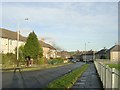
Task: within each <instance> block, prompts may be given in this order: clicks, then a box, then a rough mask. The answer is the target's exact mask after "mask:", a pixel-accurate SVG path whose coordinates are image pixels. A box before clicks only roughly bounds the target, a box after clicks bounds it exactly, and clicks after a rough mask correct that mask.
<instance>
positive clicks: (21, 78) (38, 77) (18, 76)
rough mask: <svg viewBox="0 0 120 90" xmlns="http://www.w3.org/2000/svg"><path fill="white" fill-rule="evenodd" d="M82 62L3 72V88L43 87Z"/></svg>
mask: <svg viewBox="0 0 120 90" xmlns="http://www.w3.org/2000/svg"><path fill="white" fill-rule="evenodd" d="M83 64H84V63H82V62H77V63H74V64H69V65H65V66H60V67H56V68H51V69H45V70H36V71H26V72H21V73H20V72H16V73H13V72H3V73H2V75H3V76H2V77H3V80H2V86H3V88H45V87H46V86H47V85H48V83H49V82H51V81H52V80H54V79H56V78H58V77H59V76H62V75H64V74H66V73H68V72H69V70H74V69H75V68H78V67H80V66H81V65H83Z"/></svg>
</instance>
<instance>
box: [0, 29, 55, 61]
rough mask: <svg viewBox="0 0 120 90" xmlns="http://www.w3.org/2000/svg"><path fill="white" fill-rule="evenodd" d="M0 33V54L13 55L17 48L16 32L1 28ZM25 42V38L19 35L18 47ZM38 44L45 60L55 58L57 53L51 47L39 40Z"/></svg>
mask: <svg viewBox="0 0 120 90" xmlns="http://www.w3.org/2000/svg"><path fill="white" fill-rule="evenodd" d="M0 32H1V35H0V53H3V54H6V53H15V48H16V47H17V32H14V31H11V30H7V29H3V28H0ZM26 40H27V37H24V36H22V35H20V34H19V41H18V46H21V45H24V44H25V42H26ZM39 42H40V44H41V46H42V48H43V56H44V57H45V58H47V59H49V58H50V57H52V58H56V57H57V51H56V49H55V48H54V47H53V46H51V45H50V44H47V43H45V42H43V41H42V40H39Z"/></svg>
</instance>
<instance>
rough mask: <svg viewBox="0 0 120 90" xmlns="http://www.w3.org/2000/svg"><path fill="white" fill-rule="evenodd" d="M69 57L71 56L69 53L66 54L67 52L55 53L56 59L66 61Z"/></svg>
mask: <svg viewBox="0 0 120 90" xmlns="http://www.w3.org/2000/svg"><path fill="white" fill-rule="evenodd" d="M70 57H71V55H70V54H69V52H67V51H60V52H57V58H63V59H68V58H70Z"/></svg>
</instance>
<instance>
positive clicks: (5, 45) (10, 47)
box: [0, 37, 25, 54]
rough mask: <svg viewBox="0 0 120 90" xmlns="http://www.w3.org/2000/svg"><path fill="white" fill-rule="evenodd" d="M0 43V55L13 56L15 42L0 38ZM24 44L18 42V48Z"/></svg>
mask: <svg viewBox="0 0 120 90" xmlns="http://www.w3.org/2000/svg"><path fill="white" fill-rule="evenodd" d="M0 41H1V50H0V53H3V54H7V53H14V54H15V48H16V47H17V40H12V39H8V38H1V37H0ZM24 44H25V42H23V41H18V46H21V45H24Z"/></svg>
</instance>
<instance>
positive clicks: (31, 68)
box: [2, 63, 71, 72]
mask: <svg viewBox="0 0 120 90" xmlns="http://www.w3.org/2000/svg"><path fill="white" fill-rule="evenodd" d="M69 64H71V63H64V64H57V65H41V66H38V67H26V68H22V71H35V70H43V69H49V68H55V67H60V66H64V65H69ZM14 68H15V67H14ZM6 69H7V68H6ZM8 69H9V68H8ZM13 71H14V69H12V70H2V72H13ZM17 72H18V70H17Z"/></svg>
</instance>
